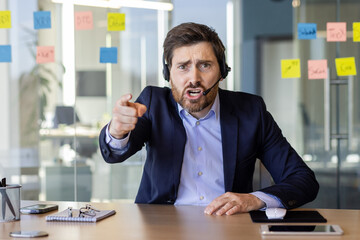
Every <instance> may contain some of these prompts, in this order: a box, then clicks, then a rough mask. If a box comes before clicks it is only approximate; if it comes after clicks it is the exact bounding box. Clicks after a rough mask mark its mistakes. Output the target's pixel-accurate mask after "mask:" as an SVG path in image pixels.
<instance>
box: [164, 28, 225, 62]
mask: <svg viewBox="0 0 360 240" xmlns="http://www.w3.org/2000/svg"><path fill="white" fill-rule="evenodd" d="M199 42H209V43H211V45H212V47H213V50H214V53H215V56H216V58H217V61H218V63H219V66H222V64H224V63H223V61H224V59H225V47H224V44H223V43H222V42H221V40H220V38H219V36H218V34H217V33H216V32H215V30H214V29H212V28H210V27H208V26H206V25H203V24H198V23H192V22H189V23H182V24H180V25H178V26H176V27H174V28H172V29H171V30H170V31H169V32H168V34H167V35H166V38H165V41H164V45H163V47H164V60H165V61H166V62H167V64H168V65H169V68H170V67H171V64H172V62H171V61H172V58H173V52H174V50H175V49H176V48H179V47H183V46H188V45H193V44H197V43H199Z"/></svg>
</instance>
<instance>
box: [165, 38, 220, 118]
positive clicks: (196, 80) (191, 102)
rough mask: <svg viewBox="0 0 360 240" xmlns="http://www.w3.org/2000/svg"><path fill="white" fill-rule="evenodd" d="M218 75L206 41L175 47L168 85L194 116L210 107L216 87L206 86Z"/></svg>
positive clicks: (201, 114) (212, 55)
mask: <svg viewBox="0 0 360 240" xmlns="http://www.w3.org/2000/svg"><path fill="white" fill-rule="evenodd" d="M219 78H220V68H219V64H218V61H217V59H216V56H215V53H214V50H213V48H212V46H211V44H210V43H209V42H200V43H197V44H194V45H189V46H183V47H179V48H176V49H175V50H174V52H173V58H172V61H171V68H170V83H171V89H172V93H173V96H174V99H175V101H176V102H178V103H179V104H180V105H181V106H182V107H183V108H184V109H185V110H187V111H188V112H189V113H190V114H191V115H193V116H194V117H197V118H201V117H204V116H205V115H206V114H207V113H208V111H209V110H210V108H211V106H212V104H213V102H214V100H215V97H216V93H217V90H218V86H215V87H214V88H213V89H212V90H211V91H210V92H209V93H208V94H207V95H206V96H204V95H203V92H204V91H206V90H207V89H209V88H210V87H211V86H212V85H213V84H214V83H215V82H216V81H217V80H219Z"/></svg>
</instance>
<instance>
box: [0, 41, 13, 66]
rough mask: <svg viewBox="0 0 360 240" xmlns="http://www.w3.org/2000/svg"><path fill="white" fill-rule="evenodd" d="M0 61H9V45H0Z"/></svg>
mask: <svg viewBox="0 0 360 240" xmlns="http://www.w3.org/2000/svg"><path fill="white" fill-rule="evenodd" d="M0 62H11V46H10V45H0Z"/></svg>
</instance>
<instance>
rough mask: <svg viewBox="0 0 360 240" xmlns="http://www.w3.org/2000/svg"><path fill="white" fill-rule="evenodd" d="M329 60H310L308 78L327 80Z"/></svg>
mask: <svg viewBox="0 0 360 240" xmlns="http://www.w3.org/2000/svg"><path fill="white" fill-rule="evenodd" d="M327 75H328V71H327V60H326V59H321V60H308V78H309V79H325V78H327Z"/></svg>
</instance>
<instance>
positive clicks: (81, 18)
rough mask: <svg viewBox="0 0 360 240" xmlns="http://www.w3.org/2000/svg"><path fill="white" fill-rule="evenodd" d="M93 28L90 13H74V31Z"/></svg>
mask: <svg viewBox="0 0 360 240" xmlns="http://www.w3.org/2000/svg"><path fill="white" fill-rule="evenodd" d="M93 28H94V23H93V14H92V12H75V29H76V30H89V29H93Z"/></svg>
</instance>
